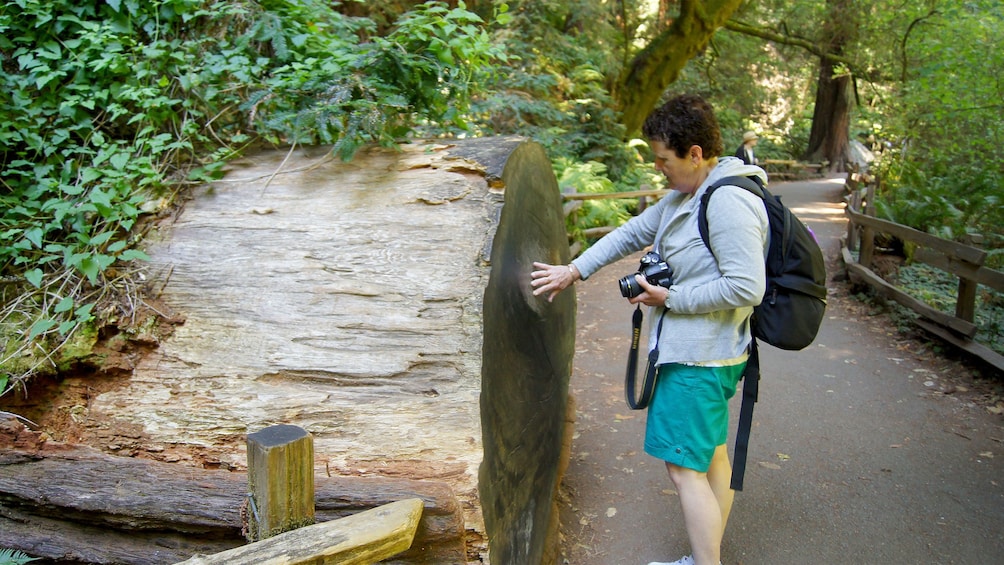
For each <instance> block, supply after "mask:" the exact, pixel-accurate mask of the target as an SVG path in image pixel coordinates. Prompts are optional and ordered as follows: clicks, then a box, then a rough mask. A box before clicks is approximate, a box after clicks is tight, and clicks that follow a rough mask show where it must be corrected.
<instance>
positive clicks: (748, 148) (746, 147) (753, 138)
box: [736, 131, 760, 165]
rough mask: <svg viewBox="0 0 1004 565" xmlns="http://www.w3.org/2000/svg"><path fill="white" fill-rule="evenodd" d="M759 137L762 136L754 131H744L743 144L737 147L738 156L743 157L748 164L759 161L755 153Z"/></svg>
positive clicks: (754, 163)
mask: <svg viewBox="0 0 1004 565" xmlns="http://www.w3.org/2000/svg"><path fill="white" fill-rule="evenodd" d="M758 139H760V138H759V137H757V135H756V133H754V132H752V131H748V132H746V133H744V134H743V142H742V145H740V146H739V148H738V149H736V157H738V158H739V159H742V160H743V163H746V164H747V165H756V164H758V163H759V161H757V158H756V155H754V154H753V148H754V147H756V143H757V140H758Z"/></svg>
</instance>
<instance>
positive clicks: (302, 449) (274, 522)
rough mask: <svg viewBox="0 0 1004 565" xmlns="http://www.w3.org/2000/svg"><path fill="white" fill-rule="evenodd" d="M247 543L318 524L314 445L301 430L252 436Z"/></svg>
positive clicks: (272, 430)
mask: <svg viewBox="0 0 1004 565" xmlns="http://www.w3.org/2000/svg"><path fill="white" fill-rule="evenodd" d="M247 443H248V493H249V497H250V498H249V500H248V512H247V523H248V528H247V539H248V541H252V542H254V541H258V540H262V539H265V538H269V537H272V536H274V535H278V534H281V533H283V532H288V531H290V530H294V529H296V528H299V527H302V526H309V525H311V524H313V523H314V441H313V438H312V437H311V435H310V434H309V433H307V431H306V430H304V429H302V428H299V427H297V426H290V425H278V426H270V427H268V428H265V429H263V430H261V431H258V432H255V433H253V434H249V435H248V440H247Z"/></svg>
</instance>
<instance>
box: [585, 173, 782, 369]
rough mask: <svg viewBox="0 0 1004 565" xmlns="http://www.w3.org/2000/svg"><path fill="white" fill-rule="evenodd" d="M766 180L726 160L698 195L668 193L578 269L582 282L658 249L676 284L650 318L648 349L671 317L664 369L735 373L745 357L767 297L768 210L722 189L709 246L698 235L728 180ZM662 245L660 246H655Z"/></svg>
mask: <svg viewBox="0 0 1004 565" xmlns="http://www.w3.org/2000/svg"><path fill="white" fill-rule="evenodd" d="M752 175H756V176H758V177H760V179H761V180H762V181H763V183H764V185H766V184H767V174H766V173H765V172H764V171H763V169H761V168H760V167H757V166H754V165H746V164H744V163H743V162H742V161H741V160H740V159H737V158H735V157H722V158H720V159H719V161H718V165H716V166H715V168H714V169H712V170H711V172H710V173H709V174H708V178H707V179H705V181H704V183H702V184H701V186H700V187H699V188H698V189H697V190H696V191H695V192H694V193H692V194H684V193H681V192H677V191H669V193H668V194H667V195H666V196H664V197H663V198H662V199H661V200H659V202H657V203H656V204H655V205H653V206H651V207H649V208H647V209H646V210H645V211H644V212H642V213H641V214H639V215H638V216H636V217H634V218H632V219H631V220H630V221H628V222H627V223H625V224H624V225H622V226H621V227H619V228H617V229H616V230H614V231H613V232H611V233H609V234H608V235H607V236H605V237H603V238H602V239H600V240H599V241H598V242H596V243H595V244H594V245H593V246H592V247H590V248H589V249H587V250H586V251H585V252H584V253H583V254H582V255H580V256H579V257H577V258H576V259H575V260H574V261H572V263H573V264H574V265H575V268H576V269H577V270H578V271H579V273H580V275H581V276H582V278H583V279H586V278H588V277H589V276H590V275H592V274H593V273H595V272H596V271H598V270H599V269H600V268H602V267H604V266H606V265H609V264H610V263H613V262H615V261H617V260H619V259H622V258H624V257H627V256H628V255H631V254H632V253H636V252H638V251H641V250H642V249H644V248H645V247H647V246H649V245H652V246H653V248H654V249H653V250H655V251H658V252H659V254H660V255H661V256H662V258H663V260H665V261H666V262H667V263H668V264H669V266H670V268H672V269H673V283H672V286H670V288H669V296H668V298H667V299H666V304H665V305H664V306H660V307H657V308H652V309H651V310H650V313H649V314H650V315H649V325H650V335H649V347H650V348H651V347H653V346H654V344H655V343H656V331H657V328H658V319H659V317H660V316H665V321H664V322H663V324H662V331H661V334H660V335H659V337H658V340H659V360H658V364H660V365H661V364H664V363H686V364H701V365H711V366H713V365H732V364H736V363H739V362H741V361H742V360H743V359H744V358H745V356H746V349H747V347H748V346H749V343H750V340H751V336H750V329H749V318H750V315H751V314H752V313H753V307H754V306H756V305H758V304H760V301H761V299H762V298H763V294H764V291H765V289H766V285H767V283H766V273H765V267H764V260H765V258H766V255H767V243H768V238H769V233H770V231H769V225H768V221H767V211H766V209H765V208H764V204H763V202H762V201H761V200H760V199H759V198H758V197H757V196H755V195H753V194H750V193H749V192H747V191H746V190H744V189H742V188H739V187H734V186H728V185H726V186H723V187H721V188H719V189H718V190H717V191H715V195H714V197H712V198H711V200H710V201H709V205H708V239H709V241H710V243H711V248H712V249H714V251H715V253H714V255H712V253H711V252H710V251H709V250H708V248H707V247H706V246H705V245H704V242H703V241H702V240H701V234H700V231H699V230H698V227H697V220H698V216H699V214H700V204H701V196H702V195H703V194H704V192H705V191H706V190H707V188H708V187H709V186H711V185H712V184H714V182H715V181H717V180H718V179H720V178H722V177H727V176H752ZM657 238H658V241H657Z"/></svg>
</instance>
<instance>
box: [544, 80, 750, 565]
mask: <svg viewBox="0 0 1004 565" xmlns="http://www.w3.org/2000/svg"><path fill="white" fill-rule="evenodd" d="M642 132H643V134H644V135H645V137H646V139H647V140H648V143H649V146H650V147H651V149H652V153H653V154H654V155H655V168H656V170H658V171H659V172H661V173H662V174H663V175H665V177H666V179H667V180H668V182H669V187H670V188H672V189H673V191H672V192H670V193H669V194H667V195H666V196H664V197H663V198H662V199H661V200H660V201H659V202H658V203H656V204H655V205H653V206H650V207H649V208H647V209H646V210H645V211H644V212H643V213H641V214H640V215H638V216H636V217H635V218H632V219H631V220H630V221H628V222H627V223H626V224H624V225H623V226H621V227H620V228H618V229H616V230H614V231H613V232H611V233H610V234H608V235H607V236H605V237H603V238H602V239H600V240H599V241H598V242H596V244H594V245H593V246H592V247H590V248H589V249H588V250H586V251H585V252H584V253H583V254H582V255H580V256H579V257H578V258H576V259H575V260H574V261H572V262H571V263H570V264H569V265H549V264H546V263H539V262H535V263H534V264H533V266H534V269H535V270H534V271H533V272H532V273H531V286H532V287H533V289H534V290H533V294H534V295H535V296H540V295H545V296H547V298H548V300H553V299H554V296H555V295H557V294H558V293H559V292H561V291H562V290H564V289H566V288H568V287H569V286H571V285H572V284H573V283H574V282H575V281H577V280H585V279H586V278H588V277H589V276H590V275H592V274H593V273H595V272H596V271H598V270H599V269H600V268H602V267H604V266H606V265H608V264H610V263H613V262H615V261H617V260H619V259H622V258H624V257H626V256H628V255H630V254H632V253H635V252H638V251H641V250H642V249H644V248H645V247H647V246H649V245H652V246H653V251H656V252H658V253H659V254H660V255H661V258H662V259H663V260H664V261H666V263H667V264H668V266H669V267H670V268H671V269H672V272H673V275H672V279H673V280H672V282H671V283H667V284H668V288H666V287H663V286H655V285H652V284H650V283H649V282H648V281H647V280H646V278H645V277H643V276H635V277H634V280H635V281H636V282H637V284H638V285H639V286H640V287H641V288H640V292H641V293H640V294H638V295H637V296H634V297H632V298H629V302H630V303H631V304H645V305H647V306H650V307H651V308H650V315H651V316H650V325H651V328H650V337H649V341H648V343H649V344H650V347H652V344H655V343H658V347H659V356H658V360H657V362H656V364H657V366H658V377H657V380H656V385H655V393H654V395H653V397H652V400H651V402H650V404H649V408H648V410H649V412H648V420H647V427H646V432H645V451H646V452H647V453H648V454H650V455H652V456H653V457H656V458H658V459H661V460H663V461H665V464H666V469H667V470H668V471H669V476H670V479H671V480H672V482H673V484H674V485H675V486H676V490H677V492H679V494H680V504H681V505H682V509H683V516H684V523H685V527H686V529H687V535H688V538H689V540H690V545H691V549H692V551H693V555H692V556H689V555H688V556H686V557H683V558H682V559H679V560H677V561H675V562H673V563H674V564H677V565H694V564H696V565H716V564H718V563H719V562H720V558H721V557H720V554H721V544H722V537H723V534H724V531H725V525H726V523H727V522H728V518H729V512H730V511H731V509H732V500H733V496H734V492H733V491H732V490H731V488H730V486H729V485H730V479H731V475H732V464H731V462H730V461H729V455H728V451H727V449H726V440H727V437H728V424H729V414H728V401H729V398H731V397H732V396H733V395H734V394H735V392H736V386H737V384H738V381H739V378H740V376H741V375H742V372H743V369H744V368H745V366H746V360H747V355H748V352H747V348H748V346H749V344H750V341H751V336H750V329H749V318H750V315H751V314H752V312H753V307H754V306H755V305H757V304H759V303H760V299H761V298H762V297H763V294H764V289H765V287H766V275H765V268H764V259H765V257H766V253H767V243H768V242H767V239H768V221H767V213H766V210H765V209H764V205H763V202H762V201H761V200H760V199H759V198H758V197H756V196H754V195H753V194H751V193H749V192H747V191H746V190H743V189H741V188H738V187H733V186H728V185H726V186H723V187H722V188H721V189H719V190H718V195H717V196H715V197H714V198H713V199H711V200H710V205H709V208H708V225H709V227H710V243H711V248H712V249H713V250H714V254H712V253H711V252H710V251H708V248H707V247H706V246H705V245H704V243H703V242H702V240H701V235H700V232H699V231H698V215H699V209H700V200H701V195H702V194H703V193H704V192H705V190H706V189H707V188H708V187H709V186H710V185H711V184H713V183H714V182H715V181H716V180H718V179H720V178H722V177H726V176H732V175H746V176H749V175H756V176H758V177H760V179H761V180H762V181H764V183H766V181H767V175H766V173H764V171H763V170H762V169H760V168H759V167H755V166H751V165H746V164H743V162H742V161H740V160H739V159H735V158H733V157H723V158H721V159H719V157H718V156H719V155H721V153H722V150H723V149H724V147H723V144H722V139H721V133H720V131H719V127H718V121H717V119H716V118H715V115H714V112H713V110H712V108H711V106H710V105H709V104H708V103H707V102H706V101H704V100H703V99H702V98H700V97H698V96H689V95H684V96H678V97H676V98H673V99H672V100H670V101H669V102H667V103H666V104H665V105H664V106H662V107H660V108H658V109H656V110H655V111H654V112H652V114H651V115H649V116H648V118H647V119H646V120H645V124H644V126H643V128H642ZM622 294H623V291H622ZM660 318H664V320H663V324H662V326H663V327H662V331H661V332H660V331H659V329H658V324H657V323H656V321H657V320H660ZM649 565H672V564H667V563H661V562H653V563H650V564H649Z"/></svg>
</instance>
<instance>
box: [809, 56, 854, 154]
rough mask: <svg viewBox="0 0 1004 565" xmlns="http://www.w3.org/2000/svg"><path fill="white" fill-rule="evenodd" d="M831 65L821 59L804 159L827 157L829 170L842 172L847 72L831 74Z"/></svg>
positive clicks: (848, 87)
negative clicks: (837, 74)
mask: <svg viewBox="0 0 1004 565" xmlns="http://www.w3.org/2000/svg"><path fill="white" fill-rule="evenodd" d="M834 71H835V69H834V65H833V63H832V62H831V61H829V60H826V59H823V60H822V61H820V65H819V82H818V83H817V85H816V107H815V109H814V110H813V112H812V130H811V132H810V133H809V148H808V150H807V151H806V154H805V160H806V161H810V162H815V163H820V162H823V161H828V162H829V163H830V171H831V172H843V171H844V170H845V165H846V162H847V160H848V158H849V156H850V139H849V138H850V124H851V75H850V74H847V73H843V74H840V75H839V76H834Z"/></svg>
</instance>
